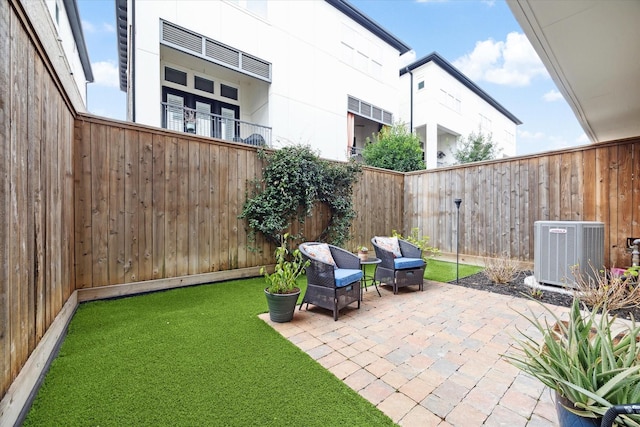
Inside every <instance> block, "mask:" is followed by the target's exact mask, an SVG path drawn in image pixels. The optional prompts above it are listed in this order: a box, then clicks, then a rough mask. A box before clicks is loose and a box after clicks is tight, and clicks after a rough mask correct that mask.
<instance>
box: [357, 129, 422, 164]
mask: <svg viewBox="0 0 640 427" xmlns="http://www.w3.org/2000/svg"><path fill="white" fill-rule="evenodd" d="M373 139H374V141H373V142H372V141H371V139H370V138H367V142H366V144H365V146H364V150H363V151H362V157H363V158H364V162H365V164H367V165H369V166H374V167H377V168H384V169H391V170H395V171H399V172H411V171H416V170H423V169H426V165H425V163H424V153H423V152H422V148H421V147H420V138H418V136H417V135H416V134H413V133H411V132H409V131H408V130H407V126H406V125H405V124H404V123H396V124H394V125H393V126H391V127H384V128H382V130H381V131H380V132H379V133H378V134H377V135H375V134H374V135H373Z"/></svg>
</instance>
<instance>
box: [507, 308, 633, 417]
mask: <svg viewBox="0 0 640 427" xmlns="http://www.w3.org/2000/svg"><path fill="white" fill-rule="evenodd" d="M536 302H538V301H536ZM538 304H540V305H541V306H542V307H543V308H544V309H545V311H546V312H547V313H548V314H550V315H551V318H552V319H553V320H555V322H554V323H553V324H552V325H550V324H549V322H548V321H547V320H546V319H545V320H544V323H543V322H541V321H540V320H538V317H537V316H536V315H535V314H534V313H533V311H532V312H531V315H530V316H529V315H527V314H523V313H520V314H521V315H522V316H523V317H525V318H526V319H527V320H528V321H529V322H530V323H531V324H532V325H533V326H534V328H535V329H537V332H538V333H539V335H540V337H537V336H536V337H534V336H532V335H531V334H528V333H525V332H523V331H521V330H519V331H518V332H519V333H520V335H521V337H520V338H518V339H517V341H516V345H515V348H516V351H517V352H516V353H511V354H507V355H504V357H505V358H506V359H507V360H508V361H509V362H510V363H511V364H513V365H514V366H516V367H517V368H519V369H521V370H522V371H524V372H526V373H527V374H529V375H531V376H533V377H535V378H537V379H538V380H540V381H541V382H542V383H543V384H545V385H546V386H547V387H549V388H550V389H551V390H553V391H554V392H555V394H556V409H557V410H558V419H559V422H560V426H561V427H562V426H567V425H572V426H578V425H593V426H600V422H601V419H602V416H603V415H604V414H605V412H606V411H607V410H608V409H609V408H610V407H611V406H613V405H622V404H629V403H636V402H640V343H639V342H638V334H640V326H638V325H636V323H635V321H633V320H632V321H631V322H622V321H618V320H617V319H616V317H615V316H611V315H610V313H609V311H608V310H607V308H606V306H604V307H603V306H595V307H593V308H592V309H591V310H589V309H587V308H586V307H583V311H581V310H580V301H579V299H577V298H576V299H574V301H573V304H572V306H571V310H570V312H569V320H567V321H563V320H561V319H560V317H559V316H557V315H556V314H555V313H553V312H552V311H551V310H550V309H549V308H548V307H546V306H545V305H544V304H542V303H540V302H538ZM575 417H579V418H580V419H578V418H575ZM580 422H583V424H579V423H580ZM570 423H571V424H570ZM616 423H617V425H618V426H635V427H639V426H640V416H637V415H619V416H618V417H617V418H616Z"/></svg>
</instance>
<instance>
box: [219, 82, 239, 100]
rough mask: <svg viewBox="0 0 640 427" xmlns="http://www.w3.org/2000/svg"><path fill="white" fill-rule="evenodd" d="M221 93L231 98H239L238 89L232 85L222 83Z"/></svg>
mask: <svg viewBox="0 0 640 427" xmlns="http://www.w3.org/2000/svg"><path fill="white" fill-rule="evenodd" d="M220 95H222V96H224V97H225V98H229V99H235V100H236V101H237V100H238V89H237V88H235V87H231V86H227V85H223V84H221V85H220Z"/></svg>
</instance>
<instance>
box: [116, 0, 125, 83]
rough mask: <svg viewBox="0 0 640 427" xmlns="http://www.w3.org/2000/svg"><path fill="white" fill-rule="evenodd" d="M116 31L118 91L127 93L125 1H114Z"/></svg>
mask: <svg viewBox="0 0 640 427" xmlns="http://www.w3.org/2000/svg"><path fill="white" fill-rule="evenodd" d="M115 4H116V31H117V32H118V34H117V37H118V69H119V71H120V90H122V91H124V92H126V91H127V0H116V1H115Z"/></svg>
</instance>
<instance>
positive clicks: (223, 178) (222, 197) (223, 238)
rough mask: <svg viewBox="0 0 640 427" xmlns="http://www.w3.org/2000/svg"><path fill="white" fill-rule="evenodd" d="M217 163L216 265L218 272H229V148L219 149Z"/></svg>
mask: <svg viewBox="0 0 640 427" xmlns="http://www.w3.org/2000/svg"><path fill="white" fill-rule="evenodd" d="M218 160H219V163H218V180H219V181H218V182H219V183H220V184H219V186H218V224H217V227H218V229H219V230H220V240H219V241H218V249H219V251H218V254H219V256H220V258H219V259H218V265H219V266H220V270H229V269H230V268H231V266H230V264H229V258H230V256H229V213H228V206H226V205H225V204H228V203H229V161H230V158H229V148H227V147H220V150H219V158H218Z"/></svg>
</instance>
